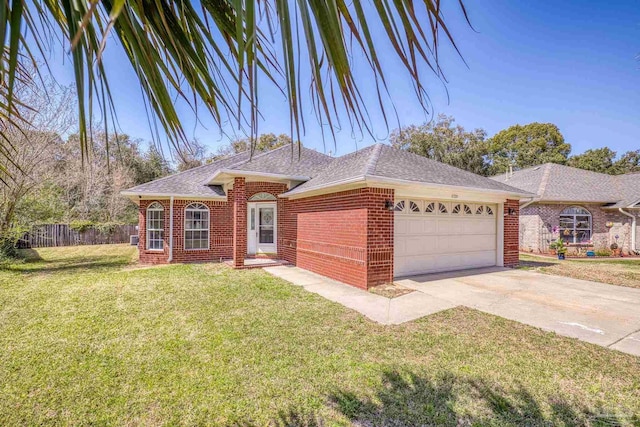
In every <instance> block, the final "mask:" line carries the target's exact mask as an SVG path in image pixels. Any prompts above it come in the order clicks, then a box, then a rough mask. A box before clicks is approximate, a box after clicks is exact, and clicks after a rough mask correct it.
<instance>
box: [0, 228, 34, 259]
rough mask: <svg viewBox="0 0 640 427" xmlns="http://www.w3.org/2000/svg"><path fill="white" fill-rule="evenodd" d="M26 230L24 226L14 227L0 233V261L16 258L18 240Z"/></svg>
mask: <svg viewBox="0 0 640 427" xmlns="http://www.w3.org/2000/svg"><path fill="white" fill-rule="evenodd" d="M27 231H28V229H27V228H24V227H14V228H12V229H10V230H8V231H6V232H5V233H2V234H1V235H0V261H2V260H4V259H15V258H18V255H19V253H18V249H17V246H18V240H20V239H21V238H22V236H24V233H26V232H27Z"/></svg>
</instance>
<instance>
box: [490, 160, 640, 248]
mask: <svg viewBox="0 0 640 427" xmlns="http://www.w3.org/2000/svg"><path fill="white" fill-rule="evenodd" d="M493 180H495V181H497V182H501V183H503V184H508V185H511V186H513V187H517V188H520V189H522V190H525V191H528V192H530V193H534V194H535V195H536V196H535V197H534V198H533V199H532V200H523V201H522V203H521V205H520V249H521V250H522V251H528V252H542V253H544V252H548V251H549V243H551V242H552V241H554V240H556V239H558V237H562V239H563V240H565V241H566V242H567V243H569V245H570V248H569V249H570V251H571V250H573V251H575V250H577V249H578V248H587V247H593V248H594V249H595V250H606V249H608V248H610V246H611V244H612V243H617V244H618V246H619V248H621V249H622V252H623V253H630V252H635V251H637V250H638V242H637V238H636V236H637V235H638V221H637V218H638V214H639V212H640V173H629V174H625V175H606V174H602V173H597V172H591V171H587V170H583V169H576V168H572V167H569V166H563V165H558V164H554V163H546V164H543V165H540V166H535V167H531V168H527V169H522V170H519V171H516V172H512V173H506V174H503V175H499V176H495V177H493Z"/></svg>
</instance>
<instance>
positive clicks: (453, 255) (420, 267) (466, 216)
mask: <svg viewBox="0 0 640 427" xmlns="http://www.w3.org/2000/svg"><path fill="white" fill-rule="evenodd" d="M498 209H499V205H497V204H492V203H479V202H464V201H453V202H452V201H439V200H428V199H417V198H415V199H414V198H405V199H400V200H396V204H395V208H394V211H395V212H394V276H396V277H399V276H410V275H416V274H424V273H435V272H443V271H453V270H463V269H468V268H478V267H490V266H495V265H498V264H499V263H500V258H499V254H500V251H501V250H502V248H501V244H500V242H499V239H498V235H499V233H498V217H499V211H498Z"/></svg>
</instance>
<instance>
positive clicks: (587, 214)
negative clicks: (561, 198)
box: [558, 206, 593, 244]
mask: <svg viewBox="0 0 640 427" xmlns="http://www.w3.org/2000/svg"><path fill="white" fill-rule="evenodd" d="M569 209H582V210H583V211H584V213H565V212H566V211H568V210H569ZM579 216H582V217H588V218H589V228H577V225H578V221H577V220H576V217H579ZM562 218H570V219H572V220H573V227H572V228H571V232H572V234H570V235H569V236H565V235H564V230H569V229H568V228H563V227H562V226H561V224H562ZM558 231H559V232H560V238H562V239H563V240H564V239H565V238H567V242H568V243H569V244H579V243H581V242H578V241H576V237H577V234H578V233H577V231H588V232H589V240H592V239H593V216H592V215H591V212H589V210H588V209H587V208H584V207H582V206H568V207H566V208H564V209H563V210H562V211H560V215H558ZM569 240H572V241H569Z"/></svg>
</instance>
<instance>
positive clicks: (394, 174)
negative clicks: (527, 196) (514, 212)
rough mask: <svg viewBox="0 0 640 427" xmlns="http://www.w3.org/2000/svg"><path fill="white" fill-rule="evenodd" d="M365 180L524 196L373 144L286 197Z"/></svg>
mask: <svg viewBox="0 0 640 427" xmlns="http://www.w3.org/2000/svg"><path fill="white" fill-rule="evenodd" d="M367 177H368V178H380V179H383V180H385V179H386V180H389V181H393V180H395V181H406V182H415V183H421V184H435V185H444V186H454V187H465V188H474V189H478V190H484V191H486V190H488V191H496V192H508V193H513V194H522V195H524V194H523V193H524V192H523V191H522V190H520V189H518V188H514V187H512V186H509V185H506V184H503V183H500V182H496V181H493V180H490V179H488V178H486V177H483V176H480V175H476V174H474V173H472V172H467V171H464V170H462V169H458V168H456V167H453V166H450V165H446V164H444V163H440V162H437V161H435V160H431V159H428V158H426V157H423V156H420V155H418V154H413V153H410V152H408V151H404V150H400V149H397V148H393V147H391V146H389V145H385V144H375V145H372V146H370V147H366V148H364V149H362V150H359V151H356V152H354V153H351V154H347V155H345V156H342V157H338V158H336V159H334V160H333V162H331V163H330V164H329V165H328V166H326V168H324V169H323V171H322V172H320V173H319V174H318V175H317V176H315V177H313V178H312V179H310V180H309V181H307V182H305V183H303V184H301V185H299V186H298V187H296V188H295V189H294V190H292V191H290V192H289V193H287V194H297V193H303V192H306V191H311V190H314V189H318V188H323V187H327V186H332V185H338V184H341V183H345V182H355V181H358V180H364V179H365V178H367Z"/></svg>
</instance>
